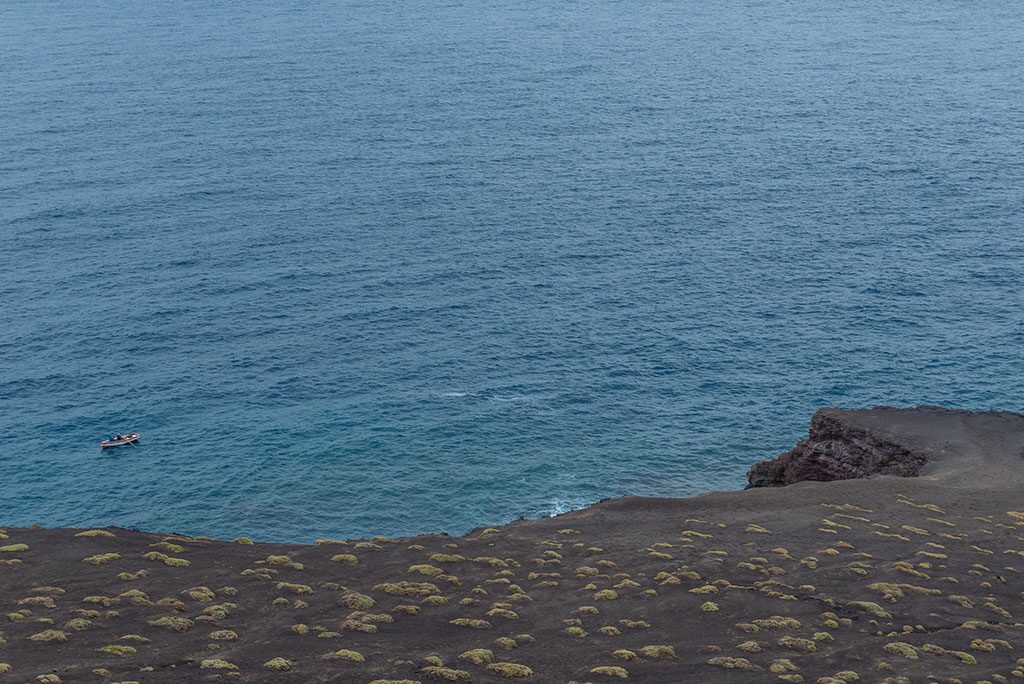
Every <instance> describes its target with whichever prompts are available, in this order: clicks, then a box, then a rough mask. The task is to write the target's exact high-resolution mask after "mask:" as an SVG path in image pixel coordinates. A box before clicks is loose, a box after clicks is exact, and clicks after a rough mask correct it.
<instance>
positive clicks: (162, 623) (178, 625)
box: [149, 615, 195, 632]
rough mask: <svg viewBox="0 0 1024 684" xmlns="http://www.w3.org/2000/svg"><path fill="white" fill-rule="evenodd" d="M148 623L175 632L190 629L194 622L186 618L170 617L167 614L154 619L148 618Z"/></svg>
mask: <svg viewBox="0 0 1024 684" xmlns="http://www.w3.org/2000/svg"><path fill="white" fill-rule="evenodd" d="M149 624H150V625H153V626H154V627H166V628H167V629H170V630H173V631H175V632H187V631H188V630H190V629H192V627H193V626H195V623H194V622H192V620H189V619H188V618H183V617H172V616H169V615H165V616H164V617H159V618H156V619H155V620H150V621H149Z"/></svg>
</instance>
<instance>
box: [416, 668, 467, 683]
mask: <svg viewBox="0 0 1024 684" xmlns="http://www.w3.org/2000/svg"><path fill="white" fill-rule="evenodd" d="M423 672H424V674H428V675H430V676H431V677H437V678H439V679H445V680H447V681H449V682H464V681H468V680H469V673H468V672H466V671H465V670H455V669H453V668H450V667H440V666H438V665H428V666H427V667H425V668H423Z"/></svg>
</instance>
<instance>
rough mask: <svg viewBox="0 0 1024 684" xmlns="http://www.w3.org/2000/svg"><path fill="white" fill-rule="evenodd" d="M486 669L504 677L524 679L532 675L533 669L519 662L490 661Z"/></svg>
mask: <svg viewBox="0 0 1024 684" xmlns="http://www.w3.org/2000/svg"><path fill="white" fill-rule="evenodd" d="M487 669H488V670H490V671H491V672H496V673H498V674H499V675H501V676H502V677H505V678H506V679H526V678H527V677H530V676H532V675H533V670H531V669H530V668H528V667H527V666H526V665H520V664H519V663H491V664H490V665H488V666H487Z"/></svg>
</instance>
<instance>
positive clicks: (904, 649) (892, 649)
mask: <svg viewBox="0 0 1024 684" xmlns="http://www.w3.org/2000/svg"><path fill="white" fill-rule="evenodd" d="M882 648H883V649H885V651H886V652H888V653H892V654H893V655H898V656H903V657H904V658H908V659H910V660H917V659H918V657H919V656H918V655H917V649H916V648H914V647H913V646H911V645H910V644H908V643H905V642H902V641H893V642H890V643H888V644H886V645H885V646H883V647H882Z"/></svg>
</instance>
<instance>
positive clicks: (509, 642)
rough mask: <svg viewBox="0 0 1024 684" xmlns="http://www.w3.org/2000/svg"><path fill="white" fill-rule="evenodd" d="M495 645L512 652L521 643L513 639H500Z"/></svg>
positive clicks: (496, 640) (495, 641)
mask: <svg viewBox="0 0 1024 684" xmlns="http://www.w3.org/2000/svg"><path fill="white" fill-rule="evenodd" d="M494 643H495V644H497V645H498V646H499V647H501V648H503V649H505V650H506V651H511V650H513V649H515V648H516V647H518V646H519V642H517V641H516V640H515V639H513V638H512V637H498V638H497V639H495V640H494Z"/></svg>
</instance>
